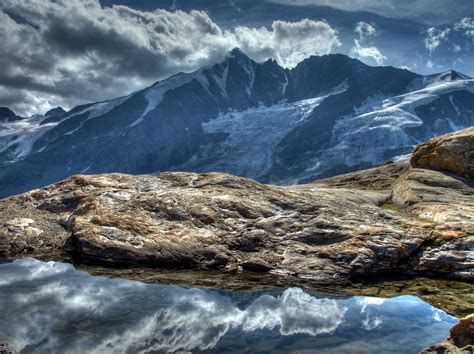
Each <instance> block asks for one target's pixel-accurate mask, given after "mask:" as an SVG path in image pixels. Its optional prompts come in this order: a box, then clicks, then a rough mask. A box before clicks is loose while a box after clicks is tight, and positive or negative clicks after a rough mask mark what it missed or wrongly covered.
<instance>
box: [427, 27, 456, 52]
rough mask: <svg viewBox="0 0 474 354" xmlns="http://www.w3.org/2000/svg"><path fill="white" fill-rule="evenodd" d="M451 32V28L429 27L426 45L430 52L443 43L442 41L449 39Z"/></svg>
mask: <svg viewBox="0 0 474 354" xmlns="http://www.w3.org/2000/svg"><path fill="white" fill-rule="evenodd" d="M449 32H451V29H450V28H446V29H444V30H438V29H436V28H435V27H430V28H428V30H427V35H426V38H425V47H426V49H428V51H429V52H430V54H431V53H433V51H434V50H435V49H436V48H438V47H439V46H440V45H441V42H443V41H446V40H447V39H448V35H449Z"/></svg>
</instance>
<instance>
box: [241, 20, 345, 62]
mask: <svg viewBox="0 0 474 354" xmlns="http://www.w3.org/2000/svg"><path fill="white" fill-rule="evenodd" d="M235 35H236V43H237V46H239V47H241V48H242V50H243V51H244V52H246V53H247V54H248V55H250V56H251V57H253V58H254V59H256V60H258V61H260V60H264V59H267V58H269V57H273V58H275V59H276V60H277V61H278V62H279V63H280V64H281V65H283V66H285V67H293V66H295V65H296V64H297V63H299V62H300V61H302V60H303V59H305V58H307V57H309V56H311V55H314V54H327V53H330V52H331V51H333V50H334V49H335V48H337V47H339V46H340V45H341V43H340V42H339V39H338V37H337V31H336V30H335V29H333V28H332V27H331V26H330V25H329V24H327V23H326V22H324V21H313V20H308V19H303V20H301V21H298V22H285V21H274V22H273V24H272V29H271V30H267V29H266V28H265V27H261V28H249V27H242V26H239V27H237V28H236V29H235Z"/></svg>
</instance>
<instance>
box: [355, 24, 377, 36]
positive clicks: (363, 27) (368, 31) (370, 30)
mask: <svg viewBox="0 0 474 354" xmlns="http://www.w3.org/2000/svg"><path fill="white" fill-rule="evenodd" d="M354 32H356V33H358V34H359V38H368V37H373V36H376V35H378V33H377V30H376V29H375V27H374V26H373V25H371V24H370V23H367V22H363V21H361V22H358V23H357V24H356V26H355V28H354Z"/></svg>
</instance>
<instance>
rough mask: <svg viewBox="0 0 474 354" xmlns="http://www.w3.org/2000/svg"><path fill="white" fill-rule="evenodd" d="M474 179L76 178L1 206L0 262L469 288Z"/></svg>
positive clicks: (419, 173) (399, 175)
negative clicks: (400, 278)
mask: <svg viewBox="0 0 474 354" xmlns="http://www.w3.org/2000/svg"><path fill="white" fill-rule="evenodd" d="M473 183H474V181H473V180H472V179H469V178H465V177H461V176H456V175H453V174H449V173H445V172H440V171H434V170H427V169H420V168H413V167H411V166H410V165H409V164H408V163H407V162H401V163H394V164H388V165H386V166H382V167H378V168H375V169H371V170H367V171H362V172H360V173H352V174H349V175H344V176H339V177H335V178H332V179H328V180H322V181H317V182H314V183H309V184H305V185H296V186H289V187H277V186H272V185H264V184H260V183H258V182H255V181H253V180H250V179H245V178H240V177H235V176H232V175H228V174H222V173H204V174H195V173H177V172H176V173H163V174H160V175H140V176H131V175H125V174H107V175H92V176H85V175H77V176H74V177H71V178H69V179H67V180H65V181H63V182H60V183H58V184H55V185H51V186H49V187H46V188H43V189H38V190H33V191H31V192H28V193H25V194H22V195H19V196H16V197H11V198H7V199H4V200H0V230H1V231H0V252H2V254H3V255H4V256H10V257H18V256H22V255H24V254H51V253H54V252H58V253H59V252H62V251H67V252H69V253H72V254H73V255H75V256H78V257H80V258H81V259H82V260H87V261H93V262H100V263H105V264H109V265H113V266H124V265H127V266H129V265H146V266H151V267H169V268H200V269H221V270H224V271H226V272H234V271H237V270H239V269H244V270H249V271H254V272H271V273H275V274H280V275H294V276H298V277H300V278H304V279H311V280H313V281H315V282H321V283H328V282H344V281H350V280H352V279H357V278H361V277H370V276H374V275H379V274H392V273H397V272H407V271H408V272H416V273H418V274H427V275H436V276H444V277H449V278H455V279H463V280H474V259H473V252H472V249H473V247H474V244H473V243H474V193H473V191H474V190H473V188H472V186H473Z"/></svg>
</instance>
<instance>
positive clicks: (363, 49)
mask: <svg viewBox="0 0 474 354" xmlns="http://www.w3.org/2000/svg"><path fill="white" fill-rule="evenodd" d="M354 32H355V33H357V34H358V35H359V39H354V46H353V47H352V48H351V52H350V53H351V55H352V56H354V57H357V58H359V59H371V60H373V61H375V62H376V63H377V65H382V64H383V63H385V61H386V60H387V57H386V56H385V55H383V54H382V53H381V52H380V50H379V49H378V48H377V47H376V46H375V44H374V43H372V42H371V41H370V38H371V37H375V36H377V35H378V32H377V30H376V28H375V25H373V24H370V23H367V22H358V23H357V24H356V25H355V28H354Z"/></svg>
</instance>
